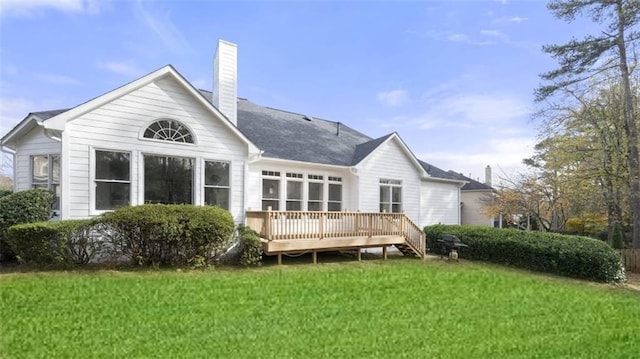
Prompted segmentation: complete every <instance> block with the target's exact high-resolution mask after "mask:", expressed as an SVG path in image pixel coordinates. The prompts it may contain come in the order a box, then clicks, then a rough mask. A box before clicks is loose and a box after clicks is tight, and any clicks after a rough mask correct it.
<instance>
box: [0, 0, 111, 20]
mask: <svg viewBox="0 0 640 359" xmlns="http://www.w3.org/2000/svg"><path fill="white" fill-rule="evenodd" d="M103 5H104V1H100V0H26V1H25V0H2V6H0V16H10V17H36V16H38V15H40V14H42V13H43V12H44V11H46V10H56V11H61V12H65V13H75V14H89V15H95V14H98V13H100V11H101V8H102V6H103Z"/></svg>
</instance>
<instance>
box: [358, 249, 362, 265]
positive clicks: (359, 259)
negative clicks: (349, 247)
mask: <svg viewBox="0 0 640 359" xmlns="http://www.w3.org/2000/svg"><path fill="white" fill-rule="evenodd" d="M361 261H362V248H358V262H361Z"/></svg>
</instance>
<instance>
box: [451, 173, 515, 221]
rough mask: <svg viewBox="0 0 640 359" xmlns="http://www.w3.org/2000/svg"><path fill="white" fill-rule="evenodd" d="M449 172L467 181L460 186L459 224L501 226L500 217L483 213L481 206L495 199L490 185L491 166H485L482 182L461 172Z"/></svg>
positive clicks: (493, 190)
mask: <svg viewBox="0 0 640 359" xmlns="http://www.w3.org/2000/svg"><path fill="white" fill-rule="evenodd" d="M449 174H450V175H452V176H453V177H454V178H457V179H459V180H462V181H466V182H467V183H466V184H465V185H464V186H463V187H462V193H461V197H462V202H460V212H461V213H460V214H461V219H460V224H463V225H480V226H490V227H502V218H501V217H500V216H497V217H493V216H489V215H487V214H484V213H483V207H484V206H486V205H487V204H488V203H491V201H493V200H494V199H495V192H496V191H495V189H494V188H493V187H491V182H492V181H491V176H492V174H491V167H490V166H487V167H486V168H485V181H484V183H482V182H479V181H477V180H474V179H472V178H469V177H466V176H464V175H463V174H461V173H456V172H454V171H449Z"/></svg>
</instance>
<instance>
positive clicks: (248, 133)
mask: <svg viewBox="0 0 640 359" xmlns="http://www.w3.org/2000/svg"><path fill="white" fill-rule="evenodd" d="M163 76H172V77H173V78H175V79H176V80H177V81H178V82H179V83H181V84H183V85H184V87H185V88H186V89H187V90H188V91H189V92H191V93H193V94H194V96H196V98H197V99H198V100H199V101H200V102H202V103H203V104H204V105H205V106H206V107H208V108H210V110H211V111H213V112H214V113H215V114H217V115H218V116H219V117H221V118H223V119H225V120H227V119H226V117H225V116H224V115H223V114H222V113H220V111H219V110H218V109H217V108H215V106H213V105H212V104H211V92H210V91H205V90H196V89H195V88H194V87H193V86H192V85H191V84H190V83H189V82H187V81H186V80H185V79H184V78H183V77H182V75H180V74H179V73H178V72H177V71H176V70H175V69H174V68H173V67H172V66H170V65H167V66H165V67H163V68H161V69H158V70H156V71H154V72H152V73H149V74H147V75H145V76H143V77H142V78H140V79H138V80H135V81H132V82H130V83H128V84H125V85H123V86H121V87H119V88H117V89H115V90H113V91H110V92H108V93H106V94H103V95H101V96H98V97H96V98H94V99H91V100H89V101H87V102H85V103H83V104H80V105H78V106H76V107H73V108H70V109H63V110H53V111H41V112H34V113H31V114H29V116H27V118H25V119H24V120H23V121H22V122H21V123H20V124H18V125H17V126H16V128H19V127H20V126H21V125H23V124H24V123H25V122H27V120H31V121H32V122H33V123H32V124H31V126H32V127H33V126H36V125H38V124H40V125H42V124H43V123H45V126H46V127H52V128H54V129H55V128H63V126H64V125H63V124H64V122H66V121H67V120H69V119H72V118H75V117H76V116H79V115H81V114H83V113H86V112H88V111H90V110H92V109H93V108H96V107H98V106H100V105H102V104H104V103H107V102H109V101H111V100H113V99H115V98H118V97H119V96H122V95H123V94H124V93H128V92H129V91H133V90H134V89H136V88H139V87H141V86H144V84H147V83H149V82H151V81H154V80H156V79H157V78H160V77H163ZM237 108H238V119H237V121H238V123H237V127H236V126H233V124H231V122H229V121H228V120H227V121H226V122H228V125H229V126H230V127H232V129H233V130H234V132H236V133H238V134H239V136H240V137H242V138H244V139H245V140H246V141H247V142H248V143H250V145H251V146H255V147H257V148H256V150H257V149H259V150H261V151H262V155H263V156H264V157H269V158H275V159H282V160H290V161H300V162H310V163H317V164H327V165H336V166H354V165H357V164H358V163H360V162H361V161H362V160H364V159H365V158H366V157H367V156H369V155H370V154H371V153H373V152H374V151H375V150H376V149H378V148H379V147H380V146H381V145H382V144H384V143H385V142H387V141H389V140H391V139H392V138H394V139H395V140H396V141H398V143H399V144H400V145H401V147H402V148H403V150H404V151H405V153H406V154H407V156H409V158H410V159H411V161H413V162H414V164H415V165H416V167H417V169H418V170H420V171H426V174H427V175H428V176H431V177H432V178H434V179H442V180H450V181H457V182H462V181H461V180H460V179H459V178H457V177H455V176H452V175H451V174H449V173H447V172H445V171H443V170H440V169H439V168H437V167H435V166H432V165H430V164H428V163H426V162H423V161H420V160H418V159H417V158H416V157H415V155H414V154H413V153H412V152H411V150H410V149H409V148H408V147H407V146H406V144H405V143H404V141H402V139H401V138H400V137H399V136H398V134H397V133H395V132H394V133H390V134H388V135H385V136H382V137H379V138H376V139H372V138H371V137H369V136H367V135H364V134H362V133H361V132H359V131H357V130H354V129H353V128H351V127H349V126H346V125H345V124H343V123H340V122H334V121H328V120H324V119H320V118H312V117H309V116H305V115H303V114H299V113H294V112H289V111H284V110H279V109H274V108H270V107H264V106H260V105H257V104H255V103H253V102H251V101H249V100H247V99H243V98H238V107H237ZM61 124H62V126H61ZM16 128H14V129H13V130H11V131H10V132H9V133H8V134H7V135H6V136H5V137H4V138H3V139H2V144H4V143H5V139H6V138H8V137H10V136H13V135H15V133H13V132H14V130H16ZM424 174H425V172H423V175H424Z"/></svg>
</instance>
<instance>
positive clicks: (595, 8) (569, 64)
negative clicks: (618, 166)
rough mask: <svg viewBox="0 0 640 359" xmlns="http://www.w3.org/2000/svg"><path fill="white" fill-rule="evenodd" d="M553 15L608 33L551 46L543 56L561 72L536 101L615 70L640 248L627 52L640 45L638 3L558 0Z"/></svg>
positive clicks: (639, 168)
mask: <svg viewBox="0 0 640 359" xmlns="http://www.w3.org/2000/svg"><path fill="white" fill-rule="evenodd" d="M548 8H549V10H550V11H551V12H552V13H553V14H554V15H555V16H556V17H557V18H560V19H564V20H566V21H569V22H570V21H573V20H574V19H575V18H576V16H578V15H580V16H582V15H585V16H588V17H590V18H591V20H592V21H594V22H595V23H598V24H603V23H606V30H604V31H602V33H601V34H600V35H598V36H594V35H588V36H586V37H585V38H584V39H583V40H576V39H572V40H571V41H569V42H568V43H566V44H563V45H547V46H544V47H543V51H545V52H546V53H548V54H550V55H551V56H552V57H553V58H555V59H557V60H558V61H559V64H560V68H558V69H556V70H553V71H550V72H547V73H544V74H542V75H541V78H542V79H543V80H545V81H548V82H550V84H548V85H545V86H541V87H540V88H538V89H537V90H536V100H538V101H543V100H545V99H547V98H549V97H550V96H552V95H553V94H555V93H557V92H562V91H563V90H567V89H571V88H572V87H573V86H574V85H576V84H580V83H583V82H584V81H585V80H590V79H593V78H594V76H595V75H598V74H601V73H604V72H607V71H611V70H615V73H616V74H617V77H618V78H619V80H620V83H621V86H622V89H623V104H624V106H623V107H624V111H623V116H622V117H623V119H624V121H623V130H624V133H622V134H620V135H624V136H625V137H626V154H627V163H628V172H629V176H628V179H629V180H628V181H629V188H630V213H631V222H632V237H633V246H634V248H640V153H639V152H638V146H639V143H640V137H639V136H638V126H637V124H636V119H635V118H636V115H637V114H636V113H635V108H636V106H635V105H634V96H633V93H632V91H631V81H630V78H631V72H632V70H631V69H630V65H629V59H628V56H627V50H628V49H629V48H632V47H633V46H634V45H635V44H637V43H638V42H639V39H640V33H638V32H637V31H634V28H635V26H636V25H637V24H638V22H639V21H640V1H639V0H554V1H551V2H550V3H549V4H548Z"/></svg>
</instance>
